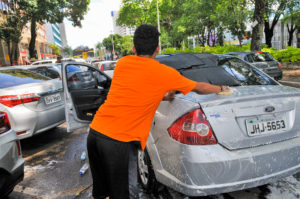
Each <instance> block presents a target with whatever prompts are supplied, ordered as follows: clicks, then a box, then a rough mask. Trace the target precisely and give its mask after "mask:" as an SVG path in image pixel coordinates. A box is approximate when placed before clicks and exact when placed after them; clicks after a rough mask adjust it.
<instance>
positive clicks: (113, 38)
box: [102, 34, 122, 53]
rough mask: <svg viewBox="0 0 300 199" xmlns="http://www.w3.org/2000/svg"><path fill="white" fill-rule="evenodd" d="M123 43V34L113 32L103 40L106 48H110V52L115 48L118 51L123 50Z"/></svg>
mask: <svg viewBox="0 0 300 199" xmlns="http://www.w3.org/2000/svg"><path fill="white" fill-rule="evenodd" d="M121 43H122V36H121V35H119V34H111V35H109V36H108V37H106V38H104V39H103V41H102V45H103V46H104V47H105V48H106V50H109V51H110V52H112V51H113V50H114V51H115V52H118V53H120V52H121V46H122V45H121ZM113 44H114V45H113Z"/></svg>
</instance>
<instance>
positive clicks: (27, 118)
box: [9, 104, 65, 139]
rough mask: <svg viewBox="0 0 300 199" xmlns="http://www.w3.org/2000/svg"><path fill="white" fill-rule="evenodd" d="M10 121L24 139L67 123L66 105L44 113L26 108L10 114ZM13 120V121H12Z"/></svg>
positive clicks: (20, 137)
mask: <svg viewBox="0 0 300 199" xmlns="http://www.w3.org/2000/svg"><path fill="white" fill-rule="evenodd" d="M9 113H10V114H9V119H10V121H12V122H11V123H12V128H13V129H14V130H15V132H17V134H18V133H20V132H22V133H21V134H19V135H18V137H19V139H24V138H28V137H31V136H33V135H34V134H38V133H41V132H44V131H46V130H49V129H51V128H54V127H56V126H58V125H60V124H62V123H63V122H65V109H64V104H63V105H59V106H56V107H53V108H51V109H47V110H44V111H33V110H31V109H28V108H26V107H23V108H22V109H20V111H16V109H14V110H12V111H10V112H9ZM11 118H12V119H11Z"/></svg>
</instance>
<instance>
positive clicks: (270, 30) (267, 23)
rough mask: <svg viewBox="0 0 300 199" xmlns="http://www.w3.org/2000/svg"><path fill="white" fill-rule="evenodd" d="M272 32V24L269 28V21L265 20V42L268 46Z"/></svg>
mask: <svg viewBox="0 0 300 199" xmlns="http://www.w3.org/2000/svg"><path fill="white" fill-rule="evenodd" d="M273 32H274V28H273V26H272V27H271V28H270V24H269V21H266V20H265V38H266V44H267V45H268V47H269V48H271V47H272V38H273V35H274V34H273Z"/></svg>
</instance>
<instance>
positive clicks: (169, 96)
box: [163, 91, 175, 101]
mask: <svg viewBox="0 0 300 199" xmlns="http://www.w3.org/2000/svg"><path fill="white" fill-rule="evenodd" d="M174 97H175V91H169V92H168V93H167V94H166V95H165V96H164V98H163V101H172V100H173V99H174Z"/></svg>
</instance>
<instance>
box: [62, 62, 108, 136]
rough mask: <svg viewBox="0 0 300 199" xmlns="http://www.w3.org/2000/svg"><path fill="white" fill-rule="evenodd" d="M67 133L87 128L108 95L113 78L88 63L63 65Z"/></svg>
mask: <svg viewBox="0 0 300 199" xmlns="http://www.w3.org/2000/svg"><path fill="white" fill-rule="evenodd" d="M62 75H63V76H62V77H63V87H64V100H65V114H66V122H67V132H71V131H73V130H76V129H78V128H82V127H86V126H88V125H89V123H90V122H91V121H92V120H93V118H94V115H95V114H96V111H97V110H98V108H99V107H100V106H101V105H102V104H103V103H104V101H105V99H106V96H107V94H108V91H109V88H110V84H111V78H110V77H109V76H107V75H106V74H104V73H103V72H101V71H100V70H99V69H97V68H95V67H93V66H92V65H90V64H87V63H78V62H72V63H67V62H66V63H63V68H62Z"/></svg>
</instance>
